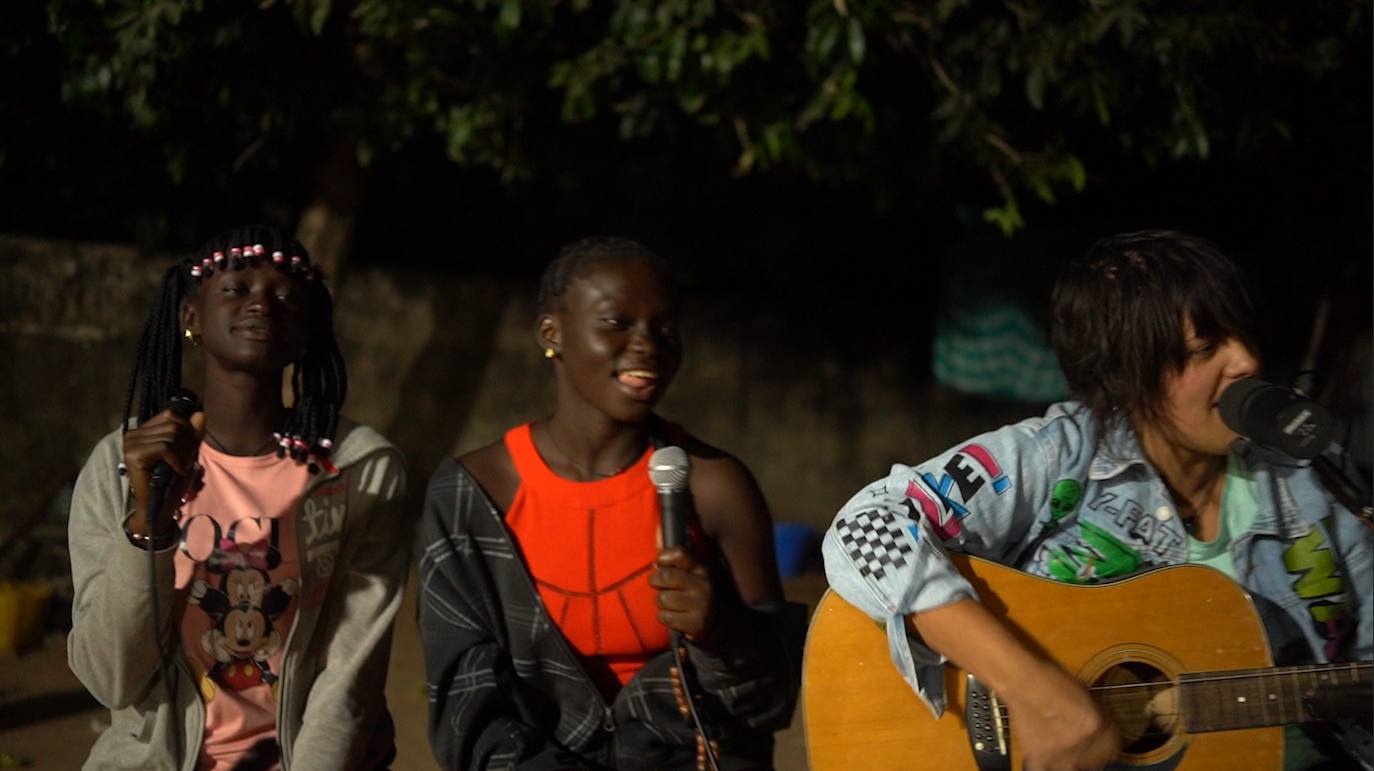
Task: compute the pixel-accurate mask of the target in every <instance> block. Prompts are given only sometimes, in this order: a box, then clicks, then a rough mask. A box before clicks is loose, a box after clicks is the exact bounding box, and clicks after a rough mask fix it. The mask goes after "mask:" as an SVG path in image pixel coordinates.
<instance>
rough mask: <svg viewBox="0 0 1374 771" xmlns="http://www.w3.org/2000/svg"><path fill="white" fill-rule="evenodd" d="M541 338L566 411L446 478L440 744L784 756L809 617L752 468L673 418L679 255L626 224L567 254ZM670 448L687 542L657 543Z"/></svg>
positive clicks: (439, 499) (461, 755)
mask: <svg viewBox="0 0 1374 771" xmlns="http://www.w3.org/2000/svg"><path fill="white" fill-rule="evenodd" d="M535 338H536V341H537V342H538V345H539V349H540V350H541V351H542V353H543V356H544V357H545V359H546V360H547V362H548V365H549V368H550V370H551V375H552V376H553V378H554V380H555V383H556V384H557V397H556V401H555V405H554V409H553V413H552V414H551V415H550V416H549V417H547V418H545V419H542V420H536V421H534V422H532V423H527V424H524V425H521V426H517V427H515V428H513V429H511V430H510V431H508V432H507V433H506V435H505V437H504V438H503V439H502V440H500V441H497V442H495V443H493V444H490V445H488V446H486V447H483V448H481V449H478V450H475V451H473V452H470V453H467V454H465V455H463V456H462V457H460V458H457V459H456V460H448V461H445V462H444V463H443V464H442V465H441V466H440V467H439V469H438V471H437V472H436V473H435V475H434V478H433V479H432V480H431V482H430V487H429V492H428V496H427V499H426V504H425V511H424V514H423V517H422V523H423V524H422V526H421V543H422V549H423V555H422V557H421V569H420V574H421V589H420V599H419V619H420V636H421V642H422V645H423V646H424V650H425V658H426V662H425V664H426V672H427V676H426V680H427V684H428V690H429V697H430V743H431V745H432V747H433V749H434V753H435V755H436V757H437V758H438V759H439V762H440V764H441V765H442V766H443V767H445V768H454V769H466V768H514V767H519V768H528V769H534V768H607V767H610V768H626V769H628V768H684V769H692V768H700V769H706V768H708V767H715V765H716V763H717V759H716V757H717V756H719V761H718V765H719V767H720V768H734V769H739V768H766V767H770V766H771V765H772V749H773V735H772V732H773V731H775V730H777V729H779V728H783V727H786V726H787V725H788V723H789V721H790V719H791V714H792V707H793V704H794V702H795V697H796V692H797V687H798V682H799V675H800V671H799V667H800V653H801V636H802V635H801V628H800V627H801V625H802V623H803V621H802V618H800V617H799V615H801V616H804V612H803V613H801V614H798V612H797V611H800V610H802V609H801V608H800V606H797V605H793V604H788V603H784V602H783V601H782V588H781V585H780V581H779V579H778V572H777V567H776V564H775V560H774V555H773V538H772V525H771V518H770V516H769V513H768V508H767V504H766V503H765V502H764V500H763V495H762V493H761V492H760V491H759V489H758V486H757V484H756V483H755V482H754V479H753V477H752V475H750V473H749V470H748V469H747V468H745V466H744V465H743V464H742V463H740V462H739V461H738V460H736V459H735V458H733V457H731V456H730V455H728V454H726V453H724V452H722V451H720V450H718V449H715V448H713V447H711V446H709V445H707V444H705V443H704V442H701V441H700V440H698V439H696V438H694V437H692V436H690V435H688V434H687V433H686V432H684V431H683V430H682V429H681V428H679V427H678V426H675V425H672V424H670V423H667V422H666V421H663V420H661V419H660V418H658V417H657V416H656V415H655V413H654V406H655V405H656V404H657V403H658V400H659V399H660V398H661V397H662V396H663V394H664V392H665V391H666V390H667V388H668V385H669V383H671V382H672V379H673V376H674V375H675V374H676V372H677V369H678V366H679V364H680V363H681V361H682V344H681V341H680V340H679V338H678V331H677V302H676V297H675V296H674V294H673V291H672V288H671V285H670V282H669V280H668V271H667V269H666V267H665V265H664V264H663V263H662V262H661V261H660V260H659V259H658V258H657V257H655V256H654V255H653V254H652V253H651V252H649V250H648V249H646V248H645V247H644V246H642V245H640V244H638V243H635V242H633V241H628V240H625V239H620V238H599V239H586V240H582V241H578V242H575V243H573V244H570V245H568V246H566V247H564V249H563V250H562V252H561V254H560V255H559V257H558V258H557V259H556V260H554V261H553V262H552V263H551V264H550V265H549V267H548V268H547V270H546V271H545V273H544V278H543V281H542V283H541V287H540V292H539V307H538V318H537V321H536V330H535ZM665 445H677V446H679V447H681V448H682V449H683V450H685V452H686V454H687V456H688V457H689V459H690V463H691V476H690V482H689V484H690V491H691V497H692V499H693V501H694V504H695V507H694V508H695V516H694V517H693V518H692V519H691V521H689V523H688V525H687V535H688V541H689V542H690V547H689V548H682V547H675V548H666V549H665V548H663V545H662V543H661V542H660V541H659V532H660V506H659V501H658V499H657V496H656V493H655V489H654V485H653V484H652V483H651V481H650V478H649V475H648V470H649V465H650V458H651V456H652V455H653V453H654V452H655V449H656V448H657V447H661V446H665ZM674 632H675V633H677V634H679V635H681V636H682V637H683V638H684V639H685V643H684V644H683V645H681V646H680V648H679V649H678V650H677V651H676V655H675V654H674V651H673V649H672V648H673V645H672V643H671V642H670V641H671V640H672V633H674Z"/></svg>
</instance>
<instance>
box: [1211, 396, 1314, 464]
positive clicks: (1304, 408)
mask: <svg viewBox="0 0 1374 771" xmlns="http://www.w3.org/2000/svg"><path fill="white" fill-rule="evenodd" d="M1218 411H1219V412H1220V413H1221V422H1223V423H1225V424H1226V426H1227V428H1230V429H1231V430H1232V431H1235V432H1236V433H1237V434H1240V435H1241V436H1243V437H1245V438H1246V439H1249V440H1250V441H1251V442H1254V443H1255V444H1257V445H1259V446H1261V447H1267V448H1269V449H1271V450H1277V451H1279V452H1281V453H1283V454H1284V455H1287V456H1288V457H1290V458H1297V459H1299V460H1311V459H1313V458H1316V457H1318V456H1320V455H1321V454H1322V453H1324V452H1326V450H1327V448H1328V447H1330V446H1331V440H1332V439H1334V438H1335V436H1336V421H1335V420H1334V419H1333V418H1332V417H1331V413H1329V412H1327V411H1326V408H1325V407H1323V406H1321V405H1320V404H1317V403H1316V402H1314V401H1312V400H1311V399H1310V398H1308V397H1307V396H1305V395H1303V394H1302V393H1300V392H1298V391H1294V390H1293V389H1291V388H1284V387H1283V386H1277V385H1274V384H1273V383H1266V382H1264V381H1263V380H1259V379H1258V378H1253V377H1248V378H1245V379H1244V380H1237V381H1236V382H1234V383H1232V384H1231V385H1229V386H1227V387H1226V390H1225V391H1222V392H1221V402H1220V404H1219V405H1218Z"/></svg>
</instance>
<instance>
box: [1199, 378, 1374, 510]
mask: <svg viewBox="0 0 1374 771" xmlns="http://www.w3.org/2000/svg"><path fill="white" fill-rule="evenodd" d="M1217 411H1218V412H1220V413H1221V422H1223V423H1225V424H1226V426H1227V428H1230V429H1231V430H1232V431H1235V432H1236V433H1237V434H1240V435H1241V436H1242V437H1243V438H1244V439H1245V440H1246V441H1249V442H1251V443H1253V444H1255V445H1258V446H1260V447H1264V448H1267V449H1270V450H1275V451H1278V452H1281V453H1283V454H1284V455H1287V456H1288V457H1290V458H1296V459H1298V460H1310V461H1312V464H1313V467H1314V468H1315V469H1316V470H1317V476H1319V477H1320V478H1321V480H1322V482H1323V483H1324V484H1325V485H1326V487H1327V489H1328V490H1330V491H1331V494H1332V495H1334V496H1336V498H1337V499H1338V500H1340V502H1341V503H1342V504H1344V505H1345V507H1346V508H1348V509H1350V511H1351V512H1353V513H1354V514H1355V516H1357V517H1359V518H1360V520H1361V521H1362V522H1364V524H1365V525H1367V526H1370V527H1374V505H1371V503H1370V502H1369V500H1368V495H1367V494H1366V493H1362V492H1361V490H1360V489H1359V487H1358V486H1357V485H1356V484H1355V483H1354V482H1352V481H1351V480H1350V478H1349V477H1347V476H1346V475H1345V473H1344V472H1342V471H1341V470H1340V469H1339V468H1337V467H1336V464H1334V463H1332V462H1331V459H1330V458H1328V457H1326V455H1325V453H1326V452H1327V450H1329V449H1331V446H1332V441H1333V440H1334V439H1335V436H1336V421H1335V419H1334V418H1332V417H1331V413H1330V412H1327V410H1326V408H1325V407H1323V406H1321V405H1320V404H1317V403H1316V402H1315V401H1313V400H1312V399H1311V398H1309V397H1308V396H1307V395H1306V394H1304V393H1302V392H1301V391H1295V390H1293V389H1292V388H1284V387H1283V386H1277V385H1274V384H1273V383H1266V382H1265V381H1263V380H1260V379H1258V378H1253V377H1248V378H1244V379H1242V380H1237V381H1236V382H1234V383H1232V384H1231V385H1229V386H1227V387H1226V390H1224V391H1222V392H1221V401H1220V403H1219V404H1218V405H1217Z"/></svg>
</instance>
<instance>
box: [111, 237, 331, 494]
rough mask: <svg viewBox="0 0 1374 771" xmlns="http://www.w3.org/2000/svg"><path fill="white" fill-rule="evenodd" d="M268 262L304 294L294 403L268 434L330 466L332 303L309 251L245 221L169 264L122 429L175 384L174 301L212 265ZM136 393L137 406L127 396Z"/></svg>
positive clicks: (283, 449)
mask: <svg viewBox="0 0 1374 771" xmlns="http://www.w3.org/2000/svg"><path fill="white" fill-rule="evenodd" d="M262 263H270V264H272V265H273V266H274V267H276V268H277V269H278V270H281V271H283V272H286V273H288V274H290V275H291V276H292V277H294V278H295V279H296V280H297V281H298V282H299V284H300V287H301V289H302V290H303V292H304V294H305V300H306V307H307V311H306V313H305V325H306V329H305V333H306V337H307V343H306V348H305V351H304V352H303V353H302V354H301V357H300V358H299V359H298V360H297V361H296V362H295V365H294V367H293V372H292V377H291V393H292V397H293V398H292V403H293V408H292V410H291V412H290V416H289V417H288V418H287V422H286V425H285V426H283V427H282V430H281V431H280V432H278V433H276V434H274V437H275V438H276V440H277V454H278V455H279V456H283V457H284V456H286V455H288V454H289V455H290V456H291V457H293V458H295V459H297V460H299V461H302V462H308V463H309V465H310V471H311V473H316V472H317V471H319V468H320V466H324V467H325V468H327V469H330V470H332V469H333V466H332V465H331V464H330V462H329V455H330V453H331V452H332V451H333V448H334V434H335V432H336V431H337V430H338V427H339V410H340V408H341V407H342V406H343V402H344V397H345V396H346V395H347V393H348V375H347V373H346V372H345V370H344V362H343V355H342V354H341V353H340V352H339V344H338V341H337V340H336V338H335V337H334V302H333V299H332V298H331V297H330V295H329V290H328V289H327V288H326V287H325V285H324V282H323V281H322V280H321V276H320V272H319V271H318V270H317V269H316V268H314V267H312V266H311V264H310V255H309V254H308V253H307V252H306V251H305V248H304V247H302V246H301V245H300V243H298V242H297V241H295V240H294V239H292V238H291V237H290V236H288V235H286V233H285V232H283V231H282V230H280V229H279V228H275V227H270V226H263V225H252V226H247V227H241V228H235V229H234V230H229V231H225V232H223V233H220V234H219V235H217V236H215V237H214V238H212V239H210V241H208V242H207V243H206V244H205V245H204V246H202V247H201V249H200V251H198V252H197V253H196V255H195V256H193V257H191V258H190V259H188V260H184V261H181V262H178V263H176V264H175V265H173V266H172V267H170V268H168V269H167V272H166V273H165V274H163V277H162V287H161V289H160V291H159V292H158V297H157V300H156V302H155V303H154V304H153V307H152V308H151V310H150V311H149V313H148V320H147V322H146V323H145V324H144V326H143V333H142V334H141V335H140V336H139V339H138V347H137V349H136V350H135V353H134V366H133V374H132V375H131V376H130V378H129V388H128V391H127V392H126V394H125V399H124V428H125V430H128V428H129V427H130V419H131V418H134V417H137V419H138V422H139V423H142V422H144V421H146V420H148V419H149V418H151V417H152V416H153V415H155V414H156V413H158V412H159V411H161V410H162V409H163V407H164V405H166V403H167V400H168V399H169V398H170V397H171V395H172V393H173V392H174V391H175V390H176V389H178V388H180V387H181V345H182V329H181V307H182V303H184V302H185V301H186V298H187V297H189V296H190V295H191V293H192V292H193V291H195V288H196V287H197V286H199V284H200V281H201V279H202V278H204V277H206V276H209V275H210V274H211V273H213V272H214V271H216V270H241V269H243V268H245V267H248V266H250V265H257V264H262ZM135 393H137V394H138V396H139V399H138V411H137V412H135V411H134V396H135Z"/></svg>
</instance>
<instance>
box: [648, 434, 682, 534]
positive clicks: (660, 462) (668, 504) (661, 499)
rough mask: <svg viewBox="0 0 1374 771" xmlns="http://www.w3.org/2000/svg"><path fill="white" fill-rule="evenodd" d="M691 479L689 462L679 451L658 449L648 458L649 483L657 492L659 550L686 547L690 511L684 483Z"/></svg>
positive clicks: (677, 448)
mask: <svg viewBox="0 0 1374 771" xmlns="http://www.w3.org/2000/svg"><path fill="white" fill-rule="evenodd" d="M691 476H692V461H691V459H690V458H688V457H687V453H686V452H685V451H684V450H683V449H682V448H681V447H674V446H669V447H662V448H660V449H658V450H655V451H654V454H653V455H652V456H650V457H649V480H650V481H651V482H653V483H654V487H655V488H657V489H658V505H659V508H660V509H661V510H662V512H663V521H662V526H663V548H665V549H671V548H673V547H675V546H686V545H687V518H688V515H689V514H690V513H691V510H692V493H691V491H690V490H688V489H687V480H688V479H689V478H691Z"/></svg>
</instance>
